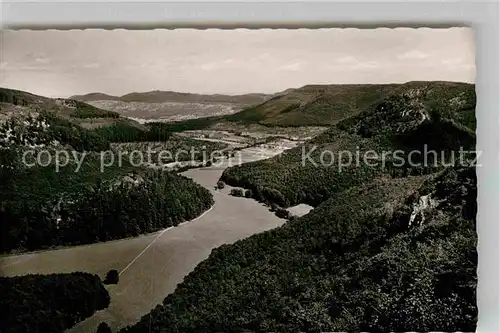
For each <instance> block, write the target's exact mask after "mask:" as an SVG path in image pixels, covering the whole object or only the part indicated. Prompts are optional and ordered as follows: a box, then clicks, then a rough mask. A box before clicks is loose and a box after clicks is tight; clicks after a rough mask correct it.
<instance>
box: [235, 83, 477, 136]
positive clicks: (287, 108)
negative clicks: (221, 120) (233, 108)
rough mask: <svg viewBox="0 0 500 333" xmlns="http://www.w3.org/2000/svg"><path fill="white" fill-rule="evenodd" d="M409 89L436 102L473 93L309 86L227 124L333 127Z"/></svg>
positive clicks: (457, 86)
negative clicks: (436, 92) (419, 92)
mask: <svg viewBox="0 0 500 333" xmlns="http://www.w3.org/2000/svg"><path fill="white" fill-rule="evenodd" d="M410 88H420V89H427V90H429V93H430V95H429V97H430V98H433V96H432V94H433V93H432V91H433V90H436V91H439V93H442V94H444V95H443V96H449V97H450V98H453V97H455V96H456V93H457V92H460V91H464V92H466V93H468V94H470V93H473V92H474V85H471V84H467V83H455V82H408V83H405V84H336V85H306V86H304V87H301V88H298V89H288V90H286V91H284V92H283V93H281V94H277V95H276V96H274V97H272V98H270V99H269V100H267V101H265V102H263V103H261V104H259V105H256V106H253V107H250V108H247V109H245V110H243V111H241V112H239V113H235V114H234V115H231V116H228V120H230V121H237V122H245V123H255V122H258V123H261V124H263V125H270V126H273V125H279V126H304V125H334V124H336V123H337V122H339V121H340V120H342V119H345V118H347V117H350V116H352V115H355V114H358V113H360V112H363V111H366V110H367V109H369V108H370V107H373V106H374V105H376V104H377V103H379V102H380V101H382V100H383V99H384V98H386V97H387V96H390V95H393V94H397V93H399V92H401V91H404V90H406V89H410ZM434 97H436V96H434Z"/></svg>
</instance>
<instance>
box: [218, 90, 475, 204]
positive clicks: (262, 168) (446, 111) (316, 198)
mask: <svg viewBox="0 0 500 333" xmlns="http://www.w3.org/2000/svg"><path fill="white" fill-rule="evenodd" d="M431 86H432V85H431ZM466 87H468V86H466ZM444 88H446V89H444ZM444 88H443V87H442V86H437V87H433V88H432V89H431V88H429V87H426V86H424V87H420V88H412V89H409V90H404V91H403V92H399V93H398V94H395V95H391V96H388V97H387V98H385V99H384V100H382V101H380V102H379V103H378V104H377V105H374V106H373V108H371V109H368V110H366V111H364V112H362V113H361V114H359V115H355V116H353V117H350V118H347V119H344V120H342V121H340V122H338V123H337V124H336V125H335V126H333V127H331V128H330V129H329V130H327V131H326V132H324V133H323V134H321V135H319V136H317V137H316V138H314V139H313V140H311V141H309V142H307V143H306V144H305V145H303V146H300V147H297V148H294V149H291V150H289V151H286V152H284V153H283V154H281V155H278V156H276V157H274V158H271V159H268V160H263V161H257V162H252V163H247V164H244V165H241V166H235V167H231V168H228V169H226V170H225V171H224V173H223V175H222V177H221V180H223V181H224V182H226V183H227V184H229V185H232V186H238V187H244V188H247V189H251V190H252V194H253V197H254V198H255V199H257V200H259V201H264V202H267V203H276V204H278V205H280V206H284V207H286V206H290V205H295V204H298V203H307V204H310V205H312V206H317V205H318V204H320V203H321V202H323V201H324V200H326V199H327V198H329V197H330V196H331V195H333V194H334V193H337V192H339V191H341V190H344V189H347V188H350V187H351V186H357V185H360V184H363V183H366V182H368V181H371V180H373V179H375V178H377V177H380V176H383V175H385V176H391V177H405V176H407V175H421V174H429V173H433V172H436V171H438V170H440V169H442V168H443V167H444V166H446V165H451V164H453V163H454V161H459V158H460V156H459V150H460V148H462V149H463V150H464V151H472V150H474V146H475V133H474V130H475V121H472V118H474V116H472V117H471V116H470V112H471V108H472V112H473V111H474V109H473V107H474V105H475V95H474V94H473V86H472V88H471V89H472V92H471V91H470V89H467V90H465V92H464V93H463V94H460V93H458V92H457V91H455V90H452V91H451V92H450V91H449V90H448V89H447V87H446V86H444ZM454 94H457V96H458V97H459V98H456V97H454V96H455V95H454ZM474 119H475V118H474ZM398 150H399V151H400V154H399V155H397V154H395V152H396V151H398ZM370 151H373V152H376V153H377V155H378V156H375V159H372V160H370V161H369V163H364V161H363V156H365V153H367V152H370ZM426 151H427V152H429V151H435V152H436V155H434V154H433V153H426ZM309 152H310V154H309ZM383 152H388V153H389V154H387V155H385V156H382V153H383ZM415 152H418V153H415ZM325 153H328V154H326V155H325ZM346 153H349V154H346ZM307 156H308V157H310V159H309V158H307ZM325 156H326V158H325ZM368 156H369V155H368ZM426 156H427V159H425V158H426ZM349 158H351V161H352V163H349ZM464 158H465V159H467V160H472V158H473V154H468V155H465V154H464ZM465 159H464V160H465ZM357 160H359V161H360V163H357V162H356V161H357ZM321 161H323V162H325V163H321ZM410 162H412V163H410ZM424 162H426V163H424ZM370 164H371V165H370Z"/></svg>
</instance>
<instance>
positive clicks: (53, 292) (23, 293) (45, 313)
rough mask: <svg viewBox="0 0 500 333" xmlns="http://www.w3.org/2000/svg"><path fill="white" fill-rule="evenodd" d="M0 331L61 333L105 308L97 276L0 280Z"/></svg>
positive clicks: (103, 291)
mask: <svg viewBox="0 0 500 333" xmlns="http://www.w3.org/2000/svg"><path fill="white" fill-rule="evenodd" d="M0 295H2V296H1V297H0V313H1V314H2V319H1V320H0V332H2V333H47V332H51V333H62V332H64V331H65V330H66V329H68V328H70V327H72V326H74V325H75V324H76V323H77V322H79V321H82V320H84V319H85V318H87V317H90V316H91V315H92V314H94V312H96V311H98V310H102V309H105V308H107V307H108V306H109V303H110V297H109V294H108V292H107V291H106V289H105V288H104V285H103V284H102V282H101V279H100V278H99V276H97V275H92V274H88V273H81V272H75V273H71V274H51V275H32V274H30V275H24V276H16V277H0Z"/></svg>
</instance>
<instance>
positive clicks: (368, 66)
mask: <svg viewBox="0 0 500 333" xmlns="http://www.w3.org/2000/svg"><path fill="white" fill-rule="evenodd" d="M378 67H380V63H379V62H377V61H362V62H358V63H356V64H355V65H353V66H351V68H353V69H356V68H361V69H372V68H378Z"/></svg>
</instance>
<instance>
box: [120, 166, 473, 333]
mask: <svg viewBox="0 0 500 333" xmlns="http://www.w3.org/2000/svg"><path fill="white" fill-rule="evenodd" d="M476 191H477V189H476V179H475V170H474V168H472V167H471V168H448V169H446V170H445V171H444V172H440V173H437V174H434V175H424V176H408V177H405V178H393V179H392V178H381V179H377V180H375V181H373V182H371V183H367V184H366V185H361V186H355V187H352V188H350V189H347V190H344V191H341V192H338V193H336V194H335V195H333V196H331V197H330V198H329V199H328V200H326V201H325V202H323V203H322V204H320V205H319V206H318V207H317V208H316V209H315V210H313V211H312V212H311V213H310V214H308V215H306V216H304V217H301V218H298V219H295V220H294V221H293V222H288V223H287V224H285V225H284V226H283V227H280V228H278V229H275V230H272V231H268V232H264V233H261V234H258V235H255V236H252V237H250V238H248V239H245V240H242V241H238V242H237V243H235V244H233V245H224V246H221V247H220V248H217V249H215V250H214V251H212V254H211V255H210V257H209V259H207V260H206V261H204V262H202V263H201V264H200V265H198V266H197V267H196V269H195V270H194V271H193V272H192V273H191V274H189V275H188V276H187V277H186V278H185V279H184V282H182V283H181V284H180V285H179V286H178V287H177V290H176V291H175V293H174V294H172V295H169V296H168V297H167V298H166V299H165V300H164V302H163V304H161V305H158V306H157V307H156V308H155V309H154V310H153V311H152V312H151V313H150V314H148V315H146V316H144V317H143V319H142V320H141V321H140V322H139V323H138V324H136V325H134V326H132V327H129V328H126V329H124V330H123V331H122V332H123V333H133V332H208V331H211V332H221V331H222V332H229V331H233V332H236V331H265V332H270V331H274V332H299V331H306V332H321V331H323V332H324V331H351V332H352V331H372V332H373V331H376V332H388V331H474V330H475V325H476V320H477V309H476V298H475V288H476V264H477V253H476V234H475V214H476ZM426 198H427V199H428V200H429V205H427V206H426V205H424V204H421V203H422V202H426ZM297 267H300V269H296V268H297Z"/></svg>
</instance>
